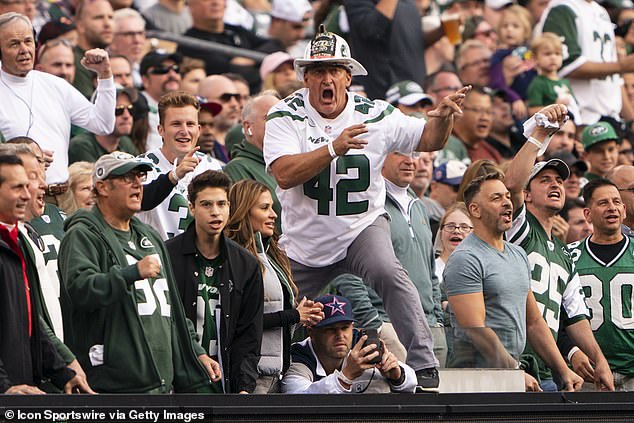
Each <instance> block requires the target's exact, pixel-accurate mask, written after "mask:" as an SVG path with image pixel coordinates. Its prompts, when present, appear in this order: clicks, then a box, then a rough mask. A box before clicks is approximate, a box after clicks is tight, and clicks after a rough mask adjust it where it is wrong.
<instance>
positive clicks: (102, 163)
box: [92, 151, 154, 184]
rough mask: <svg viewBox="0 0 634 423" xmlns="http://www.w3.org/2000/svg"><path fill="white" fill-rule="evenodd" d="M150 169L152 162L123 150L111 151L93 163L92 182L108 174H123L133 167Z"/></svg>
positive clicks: (101, 179)
mask: <svg viewBox="0 0 634 423" xmlns="http://www.w3.org/2000/svg"><path fill="white" fill-rule="evenodd" d="M137 168H138V169H140V170H152V169H153V168H154V167H153V166H152V163H151V162H149V161H148V160H146V159H143V158H141V157H134V156H133V155H132V154H128V153H124V152H123V151H113V152H112V153H110V154H104V155H103V156H101V157H99V159H98V160H97V162H96V163H95V170H94V171H93V174H92V179H93V184H94V183H95V182H96V181H103V180H104V179H106V178H108V177H109V176H121V175H125V174H126V173H128V172H129V171H131V170H133V169H137Z"/></svg>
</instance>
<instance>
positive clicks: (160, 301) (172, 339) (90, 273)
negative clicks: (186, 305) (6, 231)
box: [59, 151, 220, 394]
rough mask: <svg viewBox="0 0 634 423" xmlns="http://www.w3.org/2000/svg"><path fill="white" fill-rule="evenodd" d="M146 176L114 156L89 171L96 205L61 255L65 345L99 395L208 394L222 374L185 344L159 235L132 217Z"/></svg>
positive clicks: (137, 161)
mask: <svg viewBox="0 0 634 423" xmlns="http://www.w3.org/2000/svg"><path fill="white" fill-rule="evenodd" d="M152 169H153V165H152V163H151V162H149V161H147V160H145V159H142V158H135V157H134V156H131V155H129V154H127V153H122V152H118V151H115V152H114V153H110V154H106V155H104V156H102V157H100V158H99V160H98V161H97V162H96V163H95V170H94V172H93V184H94V185H93V189H94V191H95V195H96V205H95V206H94V207H93V208H92V209H91V210H80V211H78V212H77V213H75V214H73V215H72V216H71V217H70V218H69V219H68V220H67V221H66V229H67V232H66V235H65V236H64V239H63V240H62V244H61V246H60V254H59V270H60V277H61V280H62V284H61V285H62V286H61V291H62V294H61V298H62V313H63V315H64V317H65V318H64V322H65V323H66V327H65V329H67V330H66V331H65V338H64V339H65V341H66V343H67V345H68V346H69V347H70V348H71V350H72V351H74V352H75V353H76V355H77V359H78V360H79V362H80V363H81V364H82V367H83V368H84V370H85V371H86V374H87V375H88V379H89V380H90V381H91V383H92V384H93V387H94V389H95V390H96V391H97V392H112V393H116V392H121V393H123V392H127V393H132V392H135V393H156V394H159V393H171V392H209V389H210V386H211V385H210V379H211V380H214V381H217V380H219V378H220V367H219V365H218V363H217V362H215V361H213V360H211V358H209V356H207V355H206V354H205V353H204V352H203V350H202V348H200V347H198V344H197V342H196V341H195V340H193V339H192V337H191V335H190V329H189V327H188V324H187V320H186V318H185V314H184V311H183V308H182V307H181V305H180V299H179V296H178V289H177V287H176V284H175V279H174V273H173V271H172V268H171V265H170V260H169V257H168V252H167V249H166V248H165V245H164V244H163V242H162V241H161V238H160V236H159V235H158V233H157V232H156V231H155V230H153V229H152V228H151V227H150V226H147V225H145V224H143V223H141V222H140V221H139V220H138V219H136V218H134V217H133V216H134V214H135V213H136V212H138V211H139V210H140V209H141V201H142V198H143V182H144V181H145V179H146V177H147V172H148V171H150V170H152ZM192 330H193V329H192ZM123 375H124V377H122V376H123Z"/></svg>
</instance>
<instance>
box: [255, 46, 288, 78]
mask: <svg viewBox="0 0 634 423" xmlns="http://www.w3.org/2000/svg"><path fill="white" fill-rule="evenodd" d="M293 60H294V59H293V56H291V55H290V54H288V53H287V52H285V51H276V52H275V53H271V54H269V55H267V56H266V57H265V58H264V60H262V64H261V65H260V79H262V80H264V78H266V76H267V75H268V74H270V73H272V72H275V71H276V70H277V68H279V67H280V66H282V65H283V64H284V63H290V64H291V65H292V64H293Z"/></svg>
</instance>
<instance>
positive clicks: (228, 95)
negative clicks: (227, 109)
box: [218, 93, 242, 103]
mask: <svg viewBox="0 0 634 423" xmlns="http://www.w3.org/2000/svg"><path fill="white" fill-rule="evenodd" d="M231 97H235V99H236V101H240V100H241V99H242V95H240V94H238V93H236V94H232V93H224V94H222V95H221V96H220V97H218V98H219V99H220V101H222V102H223V103H226V102H228V101H231Z"/></svg>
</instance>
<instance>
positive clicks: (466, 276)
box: [444, 233, 530, 367]
mask: <svg viewBox="0 0 634 423" xmlns="http://www.w3.org/2000/svg"><path fill="white" fill-rule="evenodd" d="M511 269H513V270H511ZM444 277H445V278H446V279H445V280H446V281H449V283H446V290H447V295H448V296H453V295H459V294H472V293H482V294H483V295H484V307H485V309H486V317H485V321H484V325H485V326H486V327H487V328H491V329H493V331H494V332H495V334H496V335H497V337H498V338H499V340H500V342H501V343H502V345H503V346H504V349H505V350H506V351H507V352H508V354H510V355H511V356H512V357H513V358H514V359H515V361H517V360H518V359H519V356H520V354H521V353H522V351H523V350H524V346H525V344H526V331H525V330H526V296H527V295H528V290H529V288H530V278H529V266H528V259H527V258H526V253H525V252H524V251H523V250H522V249H521V248H519V247H516V246H515V245H513V244H509V243H508V242H506V241H504V242H503V251H499V250H497V249H496V248H495V247H493V246H491V245H489V244H488V243H486V242H484V241H483V240H481V239H480V238H479V237H478V236H477V235H475V234H473V233H472V234H470V235H469V236H467V237H466V238H465V240H464V241H463V242H462V243H461V244H460V245H459V246H458V247H457V248H456V250H455V251H454V253H453V254H452V255H451V256H450V257H449V261H448V262H447V266H446V267H445V272H444ZM450 319H451V326H452V328H453V331H454V336H455V337H456V339H455V351H456V354H454V355H453V357H452V361H451V362H450V365H451V366H453V367H490V366H491V359H490V358H486V359H485V358H484V357H482V355H481V354H479V353H478V352H477V351H476V350H475V349H474V348H473V346H472V344H471V341H470V340H469V337H468V335H467V333H466V332H465V330H464V329H462V328H461V327H460V325H459V324H458V322H457V321H456V316H455V314H454V313H453V312H451V313H450ZM465 350H467V351H465ZM459 352H460V354H458V353H459ZM463 353H464V354H463Z"/></svg>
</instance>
